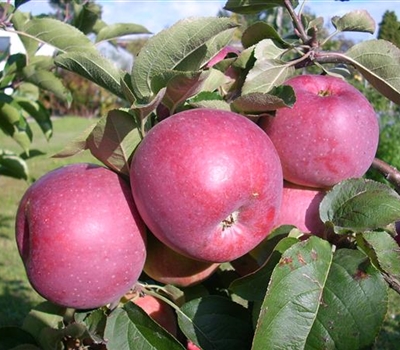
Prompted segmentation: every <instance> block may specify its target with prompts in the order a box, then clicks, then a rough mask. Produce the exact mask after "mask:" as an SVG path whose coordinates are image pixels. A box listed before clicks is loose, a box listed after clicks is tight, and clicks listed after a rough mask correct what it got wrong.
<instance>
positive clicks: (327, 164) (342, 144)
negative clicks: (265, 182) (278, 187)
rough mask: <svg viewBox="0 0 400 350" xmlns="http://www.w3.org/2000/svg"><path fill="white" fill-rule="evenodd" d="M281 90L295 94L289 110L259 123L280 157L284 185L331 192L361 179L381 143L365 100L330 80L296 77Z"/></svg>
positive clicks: (354, 89)
mask: <svg viewBox="0 0 400 350" xmlns="http://www.w3.org/2000/svg"><path fill="white" fill-rule="evenodd" d="M285 85H289V86H291V87H292V88H293V89H294V91H295V93H296V102H295V104H294V106H293V108H289V107H284V108H281V109H278V110H277V111H276V115H275V117H265V118H261V122H260V126H261V127H262V128H263V129H264V130H265V131H266V133H267V134H268V135H269V137H270V138H271V140H272V142H273V143H274V144H275V147H276V149H277V151H278V153H279V156H280V158H281V162H282V168H283V177H284V178H285V180H287V181H289V182H292V183H295V184H298V185H303V186H309V187H317V188H329V187H332V186H333V185H335V184H337V183H338V182H340V181H342V180H345V179H348V178H353V177H361V176H363V175H364V174H365V172H366V171H367V170H368V168H369V167H370V166H371V164H372V161H373V159H374V157H375V154H376V150H377V147H378V140H379V125H378V119H377V116H376V113H375V111H374V109H373V107H372V106H371V104H370V103H369V101H368V100H367V99H366V98H365V97H364V95H363V94H362V93H361V92H360V91H358V90H357V89H356V88H355V87H353V86H352V85H350V84H349V83H347V82H345V81H344V80H342V79H340V78H336V77H332V76H322V75H300V76H296V77H294V78H291V79H289V80H288V81H286V82H285Z"/></svg>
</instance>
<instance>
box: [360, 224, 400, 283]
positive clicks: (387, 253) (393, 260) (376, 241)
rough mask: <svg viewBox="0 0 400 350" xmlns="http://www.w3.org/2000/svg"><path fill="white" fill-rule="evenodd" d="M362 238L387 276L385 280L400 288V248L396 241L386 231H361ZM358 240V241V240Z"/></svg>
mask: <svg viewBox="0 0 400 350" xmlns="http://www.w3.org/2000/svg"><path fill="white" fill-rule="evenodd" d="M361 236H362V239H363V240H364V241H365V242H366V244H367V246H368V247H369V248H370V249H372V251H373V256H372V257H371V259H376V262H377V265H378V268H379V269H381V270H382V271H383V273H384V274H385V275H386V276H387V280H388V281H389V283H391V284H392V285H394V286H396V287H397V288H396V290H399V289H400V249H399V245H398V243H397V242H396V241H395V240H394V239H393V237H392V236H391V235H390V234H388V233H387V232H386V231H369V232H363V234H362V235H361ZM358 242H359V241H358Z"/></svg>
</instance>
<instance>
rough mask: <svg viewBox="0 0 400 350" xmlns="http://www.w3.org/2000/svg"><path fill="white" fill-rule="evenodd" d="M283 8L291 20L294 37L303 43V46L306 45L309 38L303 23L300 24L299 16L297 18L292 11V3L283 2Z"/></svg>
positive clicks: (286, 0)
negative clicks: (296, 36)
mask: <svg viewBox="0 0 400 350" xmlns="http://www.w3.org/2000/svg"><path fill="white" fill-rule="evenodd" d="M284 3H285V7H286V9H287V10H288V12H289V15H290V17H291V18H292V21H293V25H294V28H295V32H296V35H298V37H299V38H300V39H301V40H302V41H303V43H304V44H308V41H309V39H310V38H309V37H308V35H307V33H306V31H305V29H304V26H303V23H301V20H300V18H299V16H297V14H296V12H295V11H294V9H293V6H292V3H291V1H290V0H284Z"/></svg>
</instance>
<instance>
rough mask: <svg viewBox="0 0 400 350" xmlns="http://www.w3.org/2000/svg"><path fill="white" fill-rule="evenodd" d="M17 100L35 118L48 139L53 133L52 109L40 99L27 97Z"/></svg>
mask: <svg viewBox="0 0 400 350" xmlns="http://www.w3.org/2000/svg"><path fill="white" fill-rule="evenodd" d="M15 100H16V102H17V103H18V104H19V105H20V106H21V107H22V108H23V109H24V110H25V111H27V112H28V114H29V116H30V117H32V118H33V119H35V121H36V123H37V124H38V125H39V127H40V129H41V130H42V132H43V134H44V135H45V137H46V139H47V140H50V138H51V136H52V135H53V124H52V122H51V119H50V117H51V114H50V111H49V110H48V109H47V108H45V107H44V106H43V104H42V103H41V102H40V101H31V100H28V99H26V98H16V99H15Z"/></svg>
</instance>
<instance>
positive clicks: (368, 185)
mask: <svg viewBox="0 0 400 350" xmlns="http://www.w3.org/2000/svg"><path fill="white" fill-rule="evenodd" d="M320 215H321V219H322V221H323V222H331V223H332V224H333V226H334V228H335V232H336V233H348V232H353V231H360V232H362V231H366V230H374V229H377V228H382V227H385V226H386V225H389V224H390V223H392V222H394V221H395V220H398V219H400V196H399V195H398V194H397V193H396V191H394V190H393V189H392V188H391V187H389V186H387V185H385V184H382V183H380V182H375V181H372V180H365V179H349V180H345V181H343V182H341V183H339V184H338V185H336V186H334V187H333V189H332V190H331V191H329V192H328V193H327V194H326V196H325V197H324V199H323V200H322V202H321V204H320Z"/></svg>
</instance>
